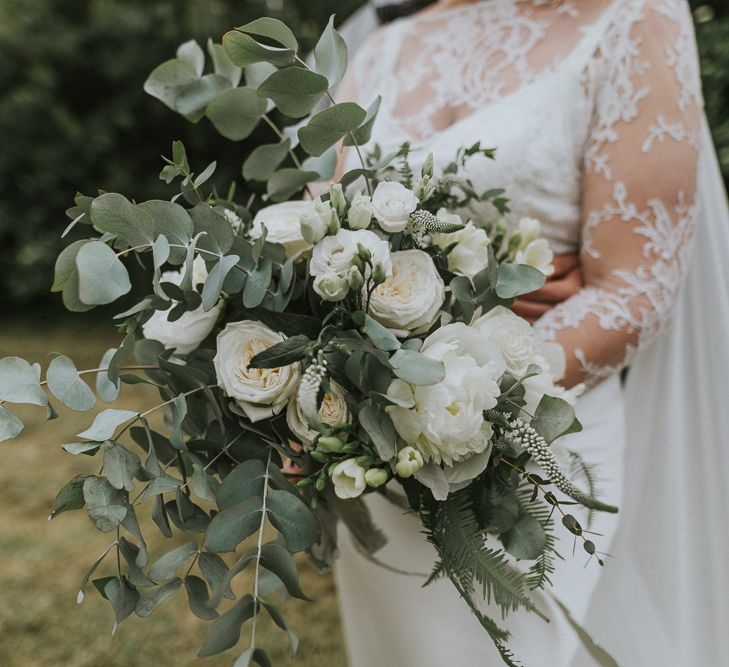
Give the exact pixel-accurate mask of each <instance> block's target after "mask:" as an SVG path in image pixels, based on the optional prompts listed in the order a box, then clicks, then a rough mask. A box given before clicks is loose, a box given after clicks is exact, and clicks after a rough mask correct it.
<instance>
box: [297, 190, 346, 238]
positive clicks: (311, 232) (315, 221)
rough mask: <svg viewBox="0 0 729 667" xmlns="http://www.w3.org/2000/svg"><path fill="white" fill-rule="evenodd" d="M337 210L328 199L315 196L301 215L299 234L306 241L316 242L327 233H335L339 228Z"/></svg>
mask: <svg viewBox="0 0 729 667" xmlns="http://www.w3.org/2000/svg"><path fill="white" fill-rule="evenodd" d="M338 225H339V219H338V218H337V212H336V211H335V210H334V209H333V208H332V205H331V203H330V202H328V201H322V200H321V197H317V198H316V199H314V200H313V201H311V202H309V208H308V210H306V211H305V212H304V214H303V215H302V216H301V236H302V237H303V239H304V240H305V241H306V242H307V243H311V244H314V243H318V242H319V241H321V240H322V239H323V238H324V237H325V236H326V235H327V234H336V233H337V231H338V230H339V227H338Z"/></svg>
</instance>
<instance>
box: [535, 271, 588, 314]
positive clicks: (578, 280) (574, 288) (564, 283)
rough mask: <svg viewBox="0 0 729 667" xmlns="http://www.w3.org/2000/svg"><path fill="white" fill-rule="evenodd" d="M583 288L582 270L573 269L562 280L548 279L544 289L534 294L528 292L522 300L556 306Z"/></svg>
mask: <svg viewBox="0 0 729 667" xmlns="http://www.w3.org/2000/svg"><path fill="white" fill-rule="evenodd" d="M582 287H583V278H582V270H581V269H580V268H579V267H578V268H576V269H573V270H572V271H570V272H569V273H568V274H566V275H565V276H564V277H562V278H556V279H550V280H547V282H546V283H545V284H544V287H542V288H541V289H538V290H537V291H536V292H530V293H529V294H527V295H526V296H525V297H524V299H525V300H527V301H535V302H538V303H547V304H552V305H554V304H558V303H562V302H563V301H566V300H567V299H569V298H570V297H571V296H572V295H573V294H576V293H577V292H579V291H580V290H581V289H582Z"/></svg>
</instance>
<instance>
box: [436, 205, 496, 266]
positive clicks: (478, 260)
mask: <svg viewBox="0 0 729 667" xmlns="http://www.w3.org/2000/svg"><path fill="white" fill-rule="evenodd" d="M457 222H459V223H460V217H459V218H458V220H457ZM454 243H456V244H457V245H456V247H455V248H453V250H451V251H450V252H449V253H448V270H449V271H452V272H453V273H455V274H457V275H460V276H468V277H469V278H473V277H474V276H475V275H476V274H477V273H479V272H480V271H483V270H484V269H485V268H486V267H487V266H488V264H489V244H490V243H491V241H490V240H489V237H488V234H487V233H486V231H485V230H483V229H481V228H480V227H476V226H475V225H474V224H473V222H471V221H469V222H467V223H466V225H465V227H464V228H463V229H460V230H458V231H457V232H451V233H450V234H433V244H434V245H436V246H438V247H439V248H447V247H449V246H451V245H453V244H454Z"/></svg>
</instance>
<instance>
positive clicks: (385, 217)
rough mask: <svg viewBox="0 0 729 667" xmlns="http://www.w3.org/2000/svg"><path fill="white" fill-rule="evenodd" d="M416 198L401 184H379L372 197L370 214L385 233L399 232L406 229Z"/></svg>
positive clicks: (416, 202)
mask: <svg viewBox="0 0 729 667" xmlns="http://www.w3.org/2000/svg"><path fill="white" fill-rule="evenodd" d="M417 206H418V198H417V197H416V196H415V193H413V191H412V190H408V189H407V188H406V187H405V186H404V185H403V184H402V183H395V182H393V181H386V182H383V183H379V184H378V185H377V187H376V188H375V192H374V194H373V195H372V212H373V213H374V215H375V218H377V222H378V223H380V227H382V229H384V230H385V231H386V232H390V233H395V232H401V231H402V230H403V229H405V227H407V224H408V221H409V220H410V214H411V213H412V212H413V211H414V210H415V209H416V208H417Z"/></svg>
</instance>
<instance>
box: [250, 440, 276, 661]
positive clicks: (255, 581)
mask: <svg viewBox="0 0 729 667" xmlns="http://www.w3.org/2000/svg"><path fill="white" fill-rule="evenodd" d="M271 452H272V450H270V449H269V450H268V459H267V460H266V473H265V476H264V478H263V498H262V500H261V523H260V525H259V527H258V544H257V546H256V568H255V570H254V572H253V624H252V626H251V646H250V647H251V649H255V648H256V620H257V619H258V578H259V576H260V570H261V551H262V549H263V529H264V528H265V524H266V501H267V499H268V476H269V471H268V470H269V466H270V465H271Z"/></svg>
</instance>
